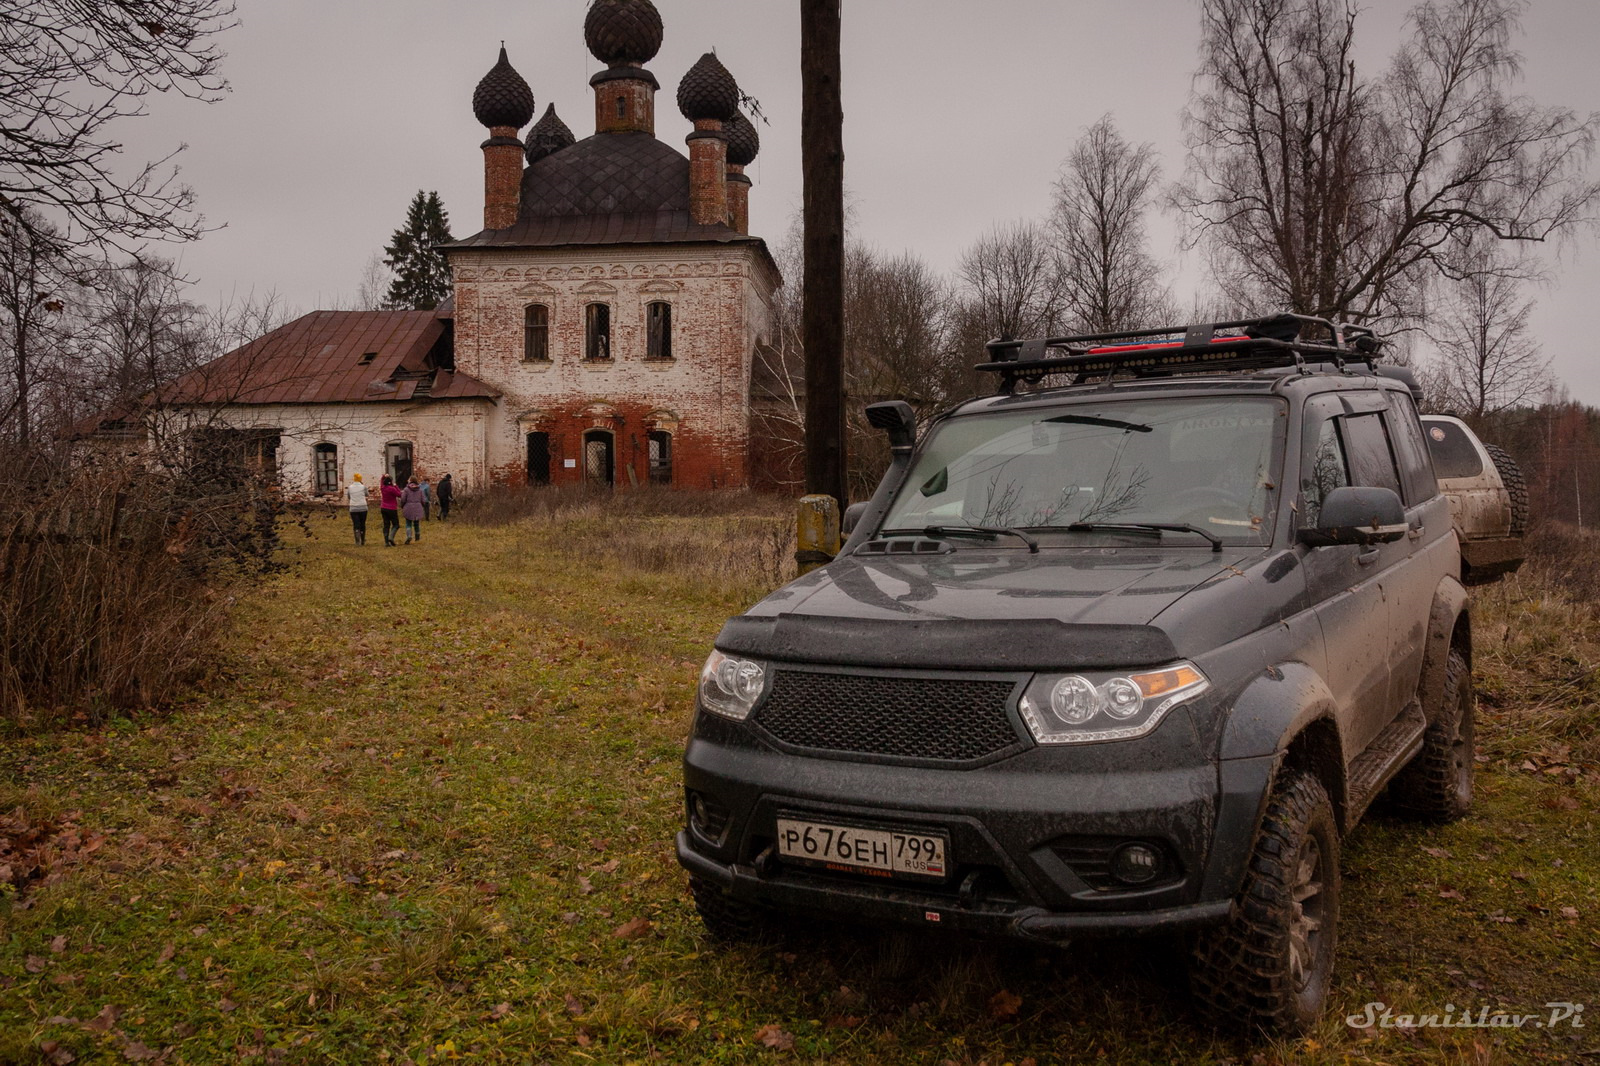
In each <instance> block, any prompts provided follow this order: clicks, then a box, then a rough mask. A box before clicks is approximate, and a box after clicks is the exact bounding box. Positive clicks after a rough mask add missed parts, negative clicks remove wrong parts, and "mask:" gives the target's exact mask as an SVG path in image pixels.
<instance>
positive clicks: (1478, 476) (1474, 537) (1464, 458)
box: [1422, 415, 1528, 585]
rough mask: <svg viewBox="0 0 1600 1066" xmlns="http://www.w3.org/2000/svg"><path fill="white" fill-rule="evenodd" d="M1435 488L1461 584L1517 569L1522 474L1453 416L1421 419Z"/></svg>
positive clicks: (1523, 520) (1523, 515) (1524, 497)
mask: <svg viewBox="0 0 1600 1066" xmlns="http://www.w3.org/2000/svg"><path fill="white" fill-rule="evenodd" d="M1422 428H1423V430H1424V432H1425V433H1426V434H1427V440H1428V450H1429V452H1431V453H1432V455H1433V465H1434V471H1435V473H1436V474H1437V476H1438V478H1439V489H1440V491H1442V492H1443V493H1444V496H1445V499H1446V500H1448V501H1449V502H1450V520H1451V523H1452V524H1453V525H1454V526H1455V528H1456V536H1457V538H1459V539H1460V541H1461V580H1462V581H1463V582H1465V583H1466V584H1468V585H1481V584H1484V583H1486V582H1489V581H1494V580H1496V579H1497V578H1501V577H1504V576H1505V575H1506V574H1510V573H1515V572H1516V570H1517V569H1518V568H1519V567H1521V566H1522V561H1523V558H1524V556H1525V554H1526V550H1525V548H1524V546H1523V534H1524V532H1525V531H1526V529H1527V524H1528V490H1527V486H1526V485H1525V484H1524V483H1523V479H1522V470H1521V469H1520V468H1519V467H1518V466H1517V464H1516V461H1515V460H1513V459H1512V458H1511V456H1509V455H1507V454H1506V453H1505V452H1504V451H1503V450H1501V449H1500V448H1497V447H1496V446H1494V445H1492V444H1485V443H1484V442H1483V441H1482V440H1480V439H1479V438H1478V435H1477V434H1476V433H1474V432H1473V431H1472V429H1471V427H1469V426H1468V425H1467V424H1466V423H1465V422H1463V421H1462V420H1461V419H1459V418H1456V417H1454V416H1453V415H1424V416H1423V418H1422Z"/></svg>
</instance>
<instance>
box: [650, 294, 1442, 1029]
mask: <svg viewBox="0 0 1600 1066" xmlns="http://www.w3.org/2000/svg"><path fill="white" fill-rule="evenodd" d="M1307 337H1319V338H1321V339H1318V340H1312V339H1307ZM1109 340H1112V338H1104V337H1066V338H1052V339H1048V340H1041V341H1031V342H1015V341H1006V342H995V343H993V344H991V345H990V352H991V359H992V360H993V361H991V362H989V363H986V364H984V365H983V366H982V367H981V369H984V370H989V371H994V372H996V373H997V374H998V375H999V376H1000V380H1001V383H1002V388H1001V391H1000V393H999V394H998V395H995V396H992V397H989V398H985V399H980V400H974V401H971V402H969V403H966V404H964V405H962V406H960V407H958V408H956V409H955V410H953V411H950V412H948V413H946V414H944V415H942V416H940V417H939V418H937V419H935V420H934V421H933V423H932V424H931V425H930V426H929V427H928V428H927V431H926V432H925V433H924V434H923V435H922V437H921V439H920V440H914V425H913V420H912V418H911V411H910V408H909V407H907V406H906V405H904V404H900V403H888V404H876V405H874V406H873V407H872V408H870V409H869V414H870V415H871V418H872V421H873V422H874V424H876V425H879V426H881V427H883V428H885V429H887V430H888V432H889V435H890V442H891V446H892V452H893V456H894V457H893V461H892V463H891V466H890V469H889V471H888V473H887V474H886V475H885V476H884V479H883V482H882V484H881V485H880V486H879V488H878V491H877V492H876V494H875V495H874V496H873V498H872V501H871V502H870V503H869V504H867V505H865V506H864V508H862V509H861V513H860V514H859V519H858V521H857V522H856V524H855V525H854V529H853V532H851V534H850V536H849V539H848V541H847V542H846V544H845V545H844V547H843V549H842V550H841V551H840V553H839V555H838V557H837V558H835V559H834V560H833V561H832V562H831V563H829V564H828V565H826V566H824V567H822V568H820V569H818V570H816V571H814V572H812V573H810V574H807V575H805V576H803V577H801V578H799V579H798V580H796V581H792V582H790V583H789V584H787V585H785V586H784V587H782V588H780V589H779V590H777V591H776V592H774V593H772V594H771V595H770V596H768V597H767V598H766V599H764V600H762V601H761V602H760V603H758V604H756V605H755V606H754V607H752V608H751V609H750V610H749V611H747V612H746V613H745V614H742V615H740V616H738V617H736V618H733V619H730V620H729V621H728V622H727V624H726V625H725V626H724V627H723V629H722V632H721V633H720V635H719V636H718V637H717V640H716V649H715V650H714V651H713V652H712V654H711V657H710V658H709V659H708V660H707V662H706V665H705V669H704V671H703V673H702V675H701V680H700V688H699V700H698V706H697V710H696V714H695V719H694V725H693V731H692V735H691V738H690V740H689V744H688V748H687V751H686V752H685V755H684V784H685V798H686V805H687V810H686V813H687V826H686V827H685V829H684V830H683V832H681V833H680V834H679V835H678V843H677V850H678V858H679V861H680V862H681V863H682V864H683V865H684V866H685V867H686V868H687V869H688V871H689V874H690V884H691V888H692V890H693V893H694V898H695V902H696V904H697V906H698V909H699V911H700V914H701V916H702V918H703V919H704V921H705V924H706V925H707V927H708V928H709V929H710V931H711V932H712V933H714V934H717V935H719V936H724V937H742V936H745V935H747V934H749V933H751V932H753V931H755V930H756V929H757V928H758V927H759V926H760V925H761V923H762V922H763V921H765V920H768V919H771V918H772V917H773V916H774V915H778V914H786V913H792V914H816V915H823V916H834V917H839V918H849V919H857V920H865V921H871V922H894V923H902V924H905V925H912V926H921V927H923V928H937V929H953V930H960V931H963V932H968V933H976V934H996V935H1004V936H1012V937H1022V938H1028V939H1032V940H1036V941H1057V942H1059V941H1066V940H1068V939H1072V938H1076V937H1081V936H1087V935H1099V934H1132V933H1168V932H1179V931H1182V932H1185V933H1187V934H1190V936H1189V939H1190V941H1191V942H1192V945H1193V947H1192V952H1191V954H1190V956H1189V963H1190V970H1191V975H1192V985H1193V988H1194V990H1195V994H1196V999H1197V1001H1198V1003H1199V1004H1200V1006H1201V1007H1202V1008H1203V1010H1204V1011H1205V1012H1206V1013H1207V1014H1208V1015H1209V1016H1210V1017H1212V1018H1214V1019H1216V1020H1219V1021H1227V1022H1231V1023H1233V1024H1239V1023H1245V1024H1247V1025H1250V1026H1252V1027H1258V1028H1265V1029H1269V1030H1276V1031H1293V1030H1295V1029H1298V1028H1301V1027H1303V1026H1305V1025H1306V1024H1307V1023H1309V1022H1310V1021H1311V1020H1312V1019H1314V1018H1315V1017H1316V1016H1317V1014H1318V1013H1319V1011H1320V1009H1321V1006H1322V1003H1323V1000H1324V998H1325V996H1326V992H1327V988H1328V983H1329V977H1330V974H1331V970H1332V965H1333V957H1334V942H1335V935H1336V933H1335V928H1336V919H1337V916H1338V909H1339V849H1340V842H1341V839H1342V838H1343V836H1344V834H1346V833H1348V832H1349V831H1350V830H1351V829H1352V828H1353V827H1354V826H1355V824H1356V823H1357V821H1358V820H1359V818H1360V817H1361V815H1362V813H1363V812H1364V811H1365V810H1366V808H1367V806H1368V804H1369V803H1370V802H1371V801H1372V800H1373V798H1374V797H1375V796H1376V795H1377V794H1378V793H1379V792H1380V791H1381V790H1382V789H1383V788H1384V787H1385V786H1386V785H1388V786H1390V795H1391V796H1392V797H1393V798H1394V800H1395V802H1396V805H1397V806H1399V807H1400V808H1402V809H1405V810H1409V811H1412V812H1415V813H1417V814H1419V815H1421V816H1423V817H1426V818H1429V819H1434V820H1447V819H1451V818H1455V817H1458V816H1460V815H1461V814H1462V813H1464V812H1465V810H1466V809H1467V806H1468V804H1469V802H1470V800H1471V789H1472V766H1473V757H1472V712H1473V704H1472V685H1471V676H1470V663H1471V642H1470V635H1469V627H1468V616H1467V595H1466V592H1465V590H1464V589H1463V587H1462V584H1461V582H1460V580H1459V577H1458V575H1459V574H1460V572H1461V560H1460V554H1459V548H1458V545H1457V540H1456V534H1455V532H1454V530H1453V529H1452V526H1451V520H1450V509H1449V505H1448V504H1447V502H1446V500H1445V499H1444V498H1443V497H1442V496H1441V495H1440V492H1439V487H1438V484H1437V483H1436V481H1435V479H1434V472H1433V465H1432V462H1431V460H1430V458H1429V452H1428V447H1427V444H1426V443H1425V439H1424V436H1423V432H1422V428H1421V426H1420V424H1419V422H1418V417H1417V411H1416V407H1415V405H1414V398H1413V394H1412V391H1411V387H1410V386H1409V385H1408V383H1407V379H1406V376H1405V374H1404V373H1403V372H1402V371H1398V370H1395V369H1393V368H1389V367H1385V366H1382V365H1380V364H1379V362H1378V358H1377V350H1378V347H1379V341H1378V339H1377V338H1376V337H1374V336H1373V335H1372V334H1371V333H1370V332H1369V331H1366V330H1363V329H1360V328H1358V327H1351V326H1341V325H1335V324H1332V323H1328V322H1324V321H1321V320H1315V319H1305V318H1300V317H1297V316H1287V315H1285V316H1278V317H1275V318H1272V319H1264V320H1260V321H1252V322H1233V323H1217V324H1208V325H1200V326H1189V327H1186V328H1180V329H1177V330H1158V331H1149V332H1146V333H1140V334H1136V335H1134V336H1133V337H1132V338H1129V336H1128V335H1121V336H1119V337H1118V338H1115V340H1117V341H1119V342H1120V343H1114V344H1109V343H1106V342H1107V341H1109ZM1063 378H1064V379H1065V384H1060V385H1057V386H1055V387H1042V386H1043V385H1045V384H1047V383H1050V382H1056V381H1061V380H1062V379H1063ZM1019 385H1024V386H1027V387H1026V388H1021V389H1019V388H1018V386H1019ZM853 510H854V509H853Z"/></svg>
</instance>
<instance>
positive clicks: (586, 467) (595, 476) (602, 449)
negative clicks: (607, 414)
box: [583, 429, 616, 489]
mask: <svg viewBox="0 0 1600 1066" xmlns="http://www.w3.org/2000/svg"><path fill="white" fill-rule="evenodd" d="M583 476H584V480H585V481H586V482H588V484H589V485H590V486H592V487H594V488H607V489H609V488H610V487H611V486H612V485H614V484H616V462H615V457H614V456H613V454H612V436H611V434H610V433H609V432H607V431H606V430H603V429H591V430H589V431H588V432H587V433H585V434H584V435H583Z"/></svg>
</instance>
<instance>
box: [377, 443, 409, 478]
mask: <svg viewBox="0 0 1600 1066" xmlns="http://www.w3.org/2000/svg"><path fill="white" fill-rule="evenodd" d="M383 472H384V473H385V474H388V475H389V476H390V477H391V478H393V479H394V483H395V484H396V485H404V484H405V483H406V482H407V481H409V480H411V442H410V441H408V440H392V441H390V442H389V443H388V444H385V445H384V446H383Z"/></svg>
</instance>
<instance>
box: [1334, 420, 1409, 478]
mask: <svg viewBox="0 0 1600 1066" xmlns="http://www.w3.org/2000/svg"><path fill="white" fill-rule="evenodd" d="M1343 422H1344V424H1343V425H1342V426H1341V427H1340V428H1341V429H1342V430H1343V432H1344V443H1345V452H1346V458H1348V459H1349V461H1350V483H1351V484H1353V485H1362V486H1365V487H1367V488H1375V489H1393V490H1394V492H1395V494H1396V495H1401V491H1400V471H1399V470H1398V468H1396V466H1395V462H1394V451H1393V450H1392V449H1391V448H1390V447H1389V434H1388V433H1387V432H1386V431H1385V429H1384V425H1383V416H1382V415H1381V414H1379V413H1378V412H1376V411H1373V412H1371V413H1368V414H1359V415H1347V416H1345V418H1344V419H1343Z"/></svg>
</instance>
